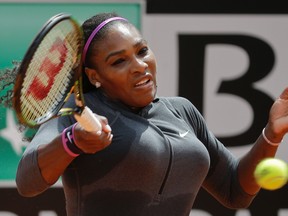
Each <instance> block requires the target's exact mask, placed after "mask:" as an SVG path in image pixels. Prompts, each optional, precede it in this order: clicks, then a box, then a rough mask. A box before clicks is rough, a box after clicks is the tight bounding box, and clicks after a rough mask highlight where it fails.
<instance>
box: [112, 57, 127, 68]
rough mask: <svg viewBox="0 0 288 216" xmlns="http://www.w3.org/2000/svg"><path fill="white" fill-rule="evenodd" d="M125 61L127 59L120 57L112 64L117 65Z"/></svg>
mask: <svg viewBox="0 0 288 216" xmlns="http://www.w3.org/2000/svg"><path fill="white" fill-rule="evenodd" d="M124 61H125V59H123V58H119V59H117V60H115V61H114V62H113V63H112V66H116V65H118V64H121V63H122V62H124Z"/></svg>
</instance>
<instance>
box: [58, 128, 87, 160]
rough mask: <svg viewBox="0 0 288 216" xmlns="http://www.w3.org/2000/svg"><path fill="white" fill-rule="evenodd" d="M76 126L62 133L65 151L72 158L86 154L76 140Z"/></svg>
mask: <svg viewBox="0 0 288 216" xmlns="http://www.w3.org/2000/svg"><path fill="white" fill-rule="evenodd" d="M75 126H76V124H74V125H71V126H70V127H67V128H65V129H64V131H63V132H62V144H63V148H64V149H65V151H66V152H67V153H68V154H69V155H70V156H72V157H77V156H79V155H80V154H82V153H84V152H83V151H82V150H81V149H80V148H79V147H78V146H77V145H76V144H75V139H74V128H75Z"/></svg>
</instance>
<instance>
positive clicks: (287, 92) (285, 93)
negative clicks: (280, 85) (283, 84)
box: [279, 88, 288, 100]
mask: <svg viewBox="0 0 288 216" xmlns="http://www.w3.org/2000/svg"><path fill="white" fill-rule="evenodd" d="M279 99H280V100H288V88H285V89H284V91H283V92H282V93H281V95H280V97H279Z"/></svg>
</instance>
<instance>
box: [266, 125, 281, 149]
mask: <svg viewBox="0 0 288 216" xmlns="http://www.w3.org/2000/svg"><path fill="white" fill-rule="evenodd" d="M262 136H263V138H264V140H265V141H266V142H267V143H269V144H270V145H272V146H279V145H280V143H281V142H282V140H281V141H280V142H279V143H274V142H271V141H270V140H269V139H268V138H267V137H266V135H265V128H263V130H262Z"/></svg>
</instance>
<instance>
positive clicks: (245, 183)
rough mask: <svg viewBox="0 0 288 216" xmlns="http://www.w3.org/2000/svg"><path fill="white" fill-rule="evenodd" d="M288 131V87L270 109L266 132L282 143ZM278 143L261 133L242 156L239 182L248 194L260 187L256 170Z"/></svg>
mask: <svg viewBox="0 0 288 216" xmlns="http://www.w3.org/2000/svg"><path fill="white" fill-rule="evenodd" d="M287 132H288V88H286V89H285V90H284V91H283V92H282V94H281V95H280V97H279V98H278V99H277V100H276V101H275V102H274V104H273V106H272V107H271V109H270V113H269V120H268V123H267V125H266V127H265V130H264V133H265V136H266V138H267V139H268V140H269V141H270V142H272V143H281V141H282V139H283V137H284V135H285V134H286V133H287ZM277 148H278V146H277V145H271V144H269V143H268V142H267V141H266V140H265V139H264V137H263V135H262V134H261V135H260V136H259V138H258V139H257V141H256V142H255V144H254V146H253V147H252V149H251V150H250V151H249V152H248V153H247V154H246V155H245V156H243V158H241V160H240V163H239V167H238V176H239V182H240V184H241V186H242V188H243V189H244V191H245V192H246V193H248V194H251V195H253V194H256V193H257V192H258V191H259V190H260V187H259V186H258V185H257V183H256V182H255V179H254V175H253V173H254V170H255V168H256V166H257V164H258V163H259V162H260V161H261V160H263V159H264V158H267V157H274V156H275V154H276V152H277Z"/></svg>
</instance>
